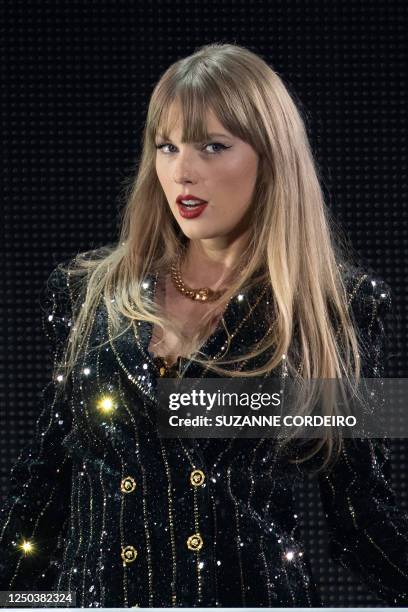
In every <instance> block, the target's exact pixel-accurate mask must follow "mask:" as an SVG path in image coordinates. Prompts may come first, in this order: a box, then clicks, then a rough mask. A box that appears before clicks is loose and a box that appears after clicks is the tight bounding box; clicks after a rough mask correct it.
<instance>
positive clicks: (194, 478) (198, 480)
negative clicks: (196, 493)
mask: <svg viewBox="0 0 408 612" xmlns="http://www.w3.org/2000/svg"><path fill="white" fill-rule="evenodd" d="M204 480H205V475H204V472H202V471H201V470H193V471H192V472H191V474H190V482H191V484H192V485H194V486H195V487H199V486H200V485H202V484H203V482H204Z"/></svg>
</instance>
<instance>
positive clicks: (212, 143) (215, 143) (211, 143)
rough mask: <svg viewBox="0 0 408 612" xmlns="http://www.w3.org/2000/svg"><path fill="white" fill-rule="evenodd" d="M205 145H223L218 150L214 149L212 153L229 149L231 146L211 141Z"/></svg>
mask: <svg viewBox="0 0 408 612" xmlns="http://www.w3.org/2000/svg"><path fill="white" fill-rule="evenodd" d="M205 147H221V149H219V150H218V151H212V153H221V151H223V150H224V149H229V147H226V146H225V145H223V144H221V143H220V142H209V143H208V144H207V145H205Z"/></svg>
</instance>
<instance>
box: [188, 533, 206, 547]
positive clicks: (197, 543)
mask: <svg viewBox="0 0 408 612" xmlns="http://www.w3.org/2000/svg"><path fill="white" fill-rule="evenodd" d="M202 546H203V538H202V537H201V536H200V534H199V533H193V535H191V536H190V537H189V538H188V539H187V548H189V549H190V550H200V548H202Z"/></svg>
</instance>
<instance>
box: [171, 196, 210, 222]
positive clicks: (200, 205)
mask: <svg viewBox="0 0 408 612" xmlns="http://www.w3.org/2000/svg"><path fill="white" fill-rule="evenodd" d="M176 203H177V206H178V209H179V211H180V215H181V216H182V217H184V218H185V219H194V218H195V217H199V216H200V215H201V213H202V212H203V211H204V209H205V207H206V206H207V204H208V202H207V201H206V200H202V199H201V198H198V197H197V196H195V195H192V194H191V193H188V194H186V195H184V194H180V195H179V196H177V198H176Z"/></svg>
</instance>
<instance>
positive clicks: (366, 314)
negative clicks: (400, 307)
mask: <svg viewBox="0 0 408 612" xmlns="http://www.w3.org/2000/svg"><path fill="white" fill-rule="evenodd" d="M340 271H341V275H342V280H343V283H344V287H345V290H346V294H347V304H348V306H349V308H350V312H351V314H352V315H353V316H354V318H355V319H356V320H357V321H358V322H359V323H361V324H363V323H364V322H365V321H366V320H367V318H368V319H370V318H372V317H377V316H380V317H382V316H385V315H386V314H387V313H388V312H390V311H391V310H392V307H393V294H392V290H391V287H390V285H389V284H388V283H387V282H386V281H385V280H384V279H383V278H381V277H379V276H378V275H376V274H375V273H374V272H372V271H369V270H367V271H366V270H362V269H361V268H351V267H347V268H346V267H344V266H341V267H340Z"/></svg>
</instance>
